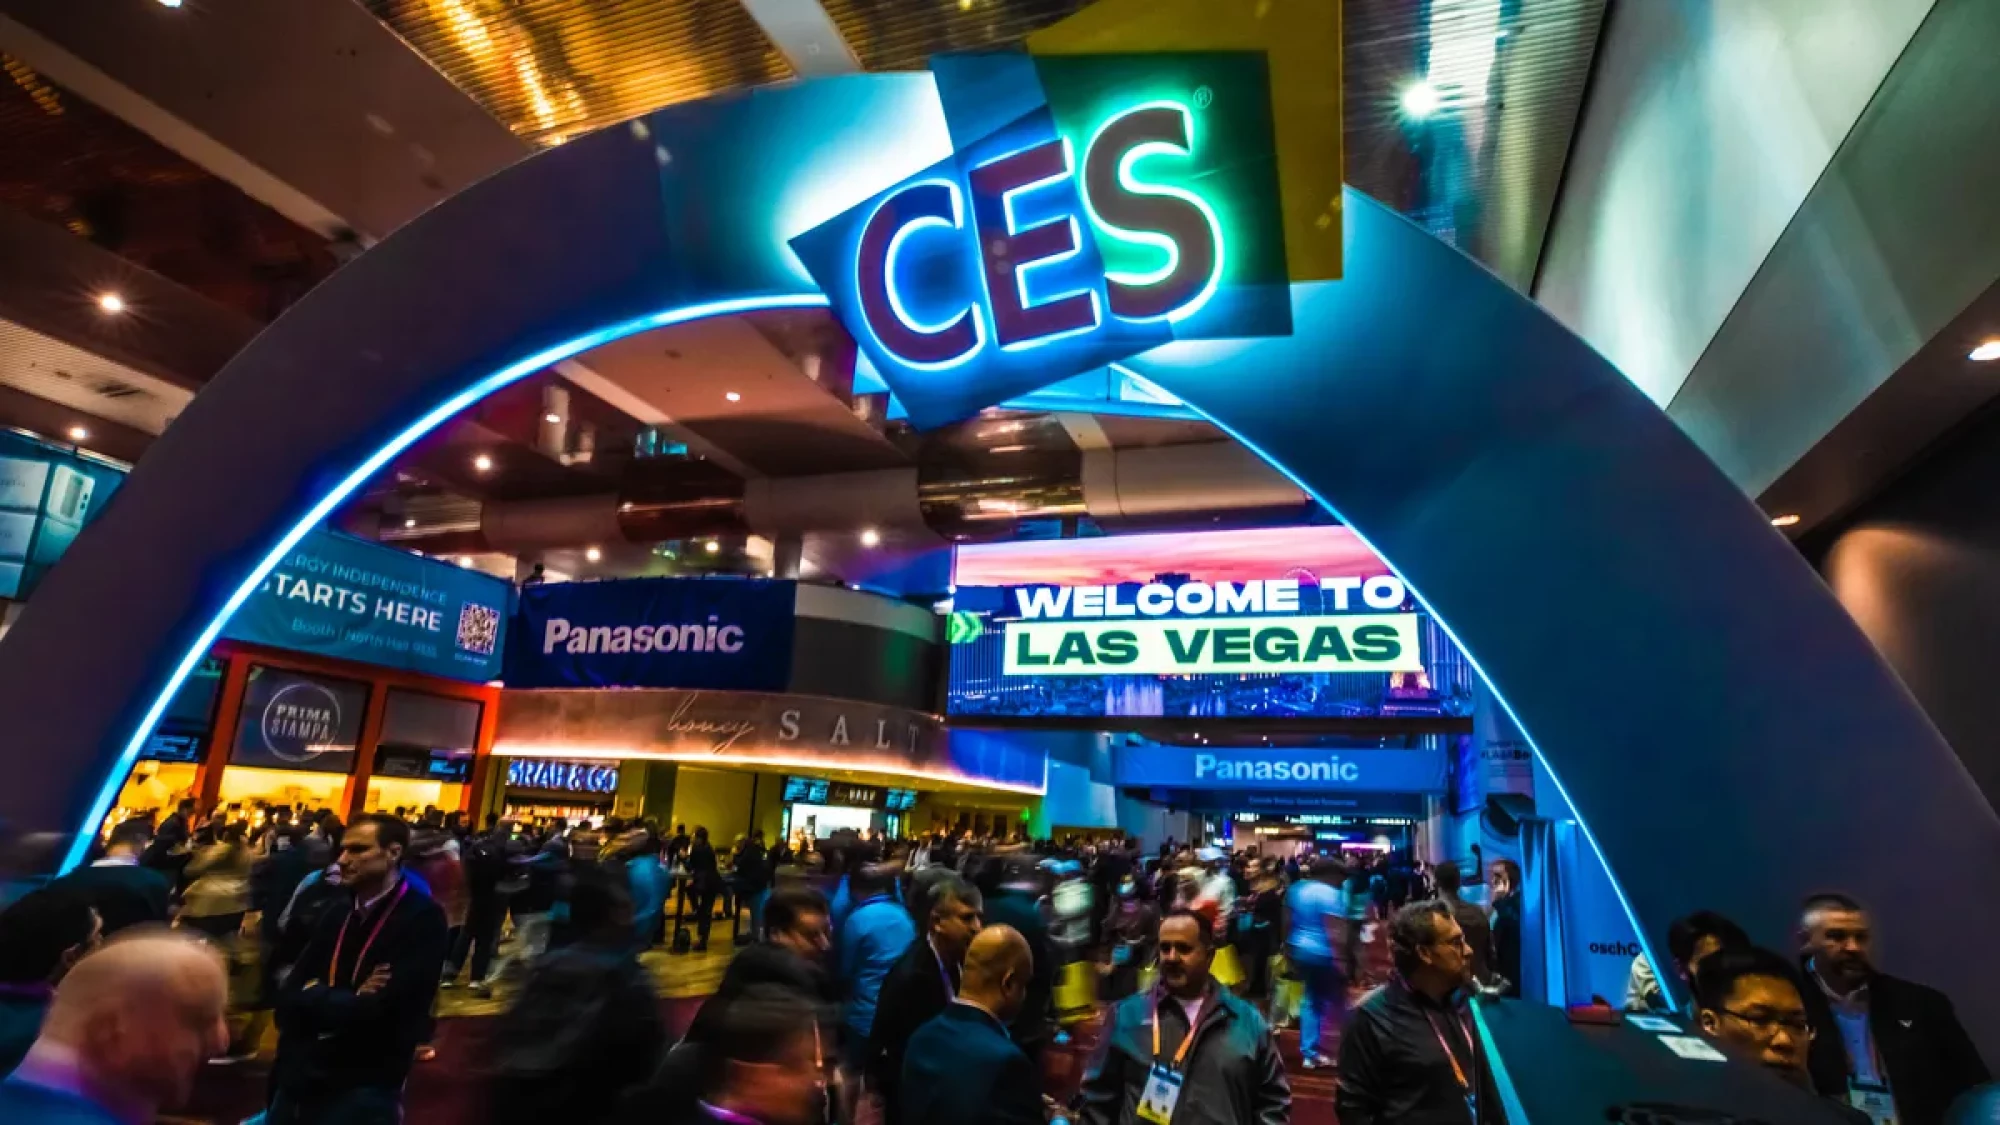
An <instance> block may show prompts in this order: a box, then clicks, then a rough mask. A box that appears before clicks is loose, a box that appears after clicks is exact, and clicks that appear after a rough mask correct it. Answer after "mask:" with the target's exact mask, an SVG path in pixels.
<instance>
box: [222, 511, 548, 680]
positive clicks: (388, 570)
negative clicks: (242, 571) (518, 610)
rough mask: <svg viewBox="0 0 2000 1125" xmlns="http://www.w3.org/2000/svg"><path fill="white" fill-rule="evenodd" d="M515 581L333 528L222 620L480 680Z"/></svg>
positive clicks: (275, 643) (274, 640)
mask: <svg viewBox="0 0 2000 1125" xmlns="http://www.w3.org/2000/svg"><path fill="white" fill-rule="evenodd" d="M511 593H512V589H511V587H510V586H509V585H508V584H507V583H506V582H503V581H501V580H500V579H497V578H493V577H490V576H488V575H484V574H479V573H477V572H475V571H470V570H466V569H464V568H462V567H456V566H452V565H450V564H447V563H441V562H434V561H432V560H430V559H425V558H419V557H417V556H416V555H412V554H409V553H407V552H404V551H398V550H396V549H394V548H391V547H383V546H378V545H377V544H374V543H366V542H363V541H362V540H359V539H352V538H349V537H347V536H345V535H337V534H335V533H333V532H329V531H315V532H313V533H312V534H310V535H308V536H306V538H305V539H303V540H301V541H300V543H299V545H298V546H297V547H295V548H293V550H292V552H291V554H289V555H286V556H285V558H284V560H283V561H282V562H280V563H279V564H278V566H277V568H276V569H274V570H273V571H272V572H271V574H270V577H268V578H266V579H265V580H264V584H263V585H262V586H260V587H258V589H257V592H256V593H254V594H252V595H251V596H250V598H249V600H248V601H245V602H244V603H243V607H242V608H241V609H239V610H237V611H236V615H235V616H234V617H231V618H230V619H229V623H228V624H227V625H226V626H224V627H223V630H222V635H223V636H225V637H228V638H230V639H232V640H238V641H248V642H250V643H252V644H261V645H270V646H271V647H273V648H283V649H291V650H293V651H295V652H310V653H317V654H319V655H321V656H330V657H334V658H336V659H340V660H352V661H355V662H357V663H361V664H375V665H380V666H383V667H388V668H400V669H403V670H405V671H409V672H422V673H426V674H428V675H433V676H444V677H448V678H451V679H455V680H469V681H472V682H474V683H485V682H486V681H488V680H493V679H498V678H499V676H500V659H501V651H502V649H503V647H504V642H505V635H504V634H505V629H506V622H507V602H508V599H509V597H510V595H511Z"/></svg>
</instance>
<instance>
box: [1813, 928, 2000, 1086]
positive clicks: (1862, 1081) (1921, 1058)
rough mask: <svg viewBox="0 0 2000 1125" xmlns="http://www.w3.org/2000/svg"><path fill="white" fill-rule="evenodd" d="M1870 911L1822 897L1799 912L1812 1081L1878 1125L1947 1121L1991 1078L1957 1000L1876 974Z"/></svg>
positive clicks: (1933, 990)
mask: <svg viewBox="0 0 2000 1125" xmlns="http://www.w3.org/2000/svg"><path fill="white" fill-rule="evenodd" d="M1873 937H1874V931H1873V927H1872V925H1871V923H1870V920H1869V917H1868V912H1867V911H1866V910H1864V909H1863V908H1862V906H1861V904H1860V903H1858V902H1856V901H1854V900H1853V899H1851V898H1848V897H1847V896H1846V895H1838V894H1822V895H1814V896H1813V897H1812V898H1809V899H1807V900H1806V902H1805V906H1804V908H1803V909H1802V910H1801V911H1800V917H1799V940H1800V944H1801V950H1802V954H1803V961H1802V964H1803V966H1804V969H1805V976H1806V989H1805V1001H1806V1011H1807V1012H1808V1013H1809V1014H1810V1015H1811V1017H1812V1025H1813V1042H1812V1051H1811V1053H1810V1055H1809V1063H1810V1065H1811V1068H1812V1077H1813V1086H1814V1087H1815V1088H1816V1089H1818V1090H1819V1092H1820V1093H1822V1094H1825V1095H1827V1096H1829V1097H1838V1098H1841V1099H1844V1100H1845V1101H1847V1102H1848V1103H1849V1104H1850V1105H1853V1106H1856V1107H1857V1108H1859V1109H1861V1110H1863V1111H1864V1112H1866V1113H1868V1115H1869V1116H1870V1117H1873V1118H1874V1119H1875V1120H1877V1121H1883V1120H1887V1117H1886V1116H1885V1112H1889V1111H1892V1112H1893V1114H1894V1120H1895V1122H1896V1125H1938V1123H1939V1122H1941V1121H1943V1120H1944V1115H1945V1111H1946V1110H1947V1109H1948V1108H1950V1106H1951V1103H1952V1101H1953V1100H1954V1099H1956V1098H1957V1097H1958V1096H1959V1095H1960V1094H1963V1093H1964V1092H1965V1091H1967V1090H1969V1089H1971V1088H1972V1087H1974V1086H1977V1085H1980V1084H1981V1083H1984V1082H1986V1081H1987V1080H1988V1079H1989V1077H1990V1076H1989V1075H1988V1073H1987V1070H1986V1063H1985V1061H1984V1060H1982V1059H1981V1058H1980V1057H1979V1051H1978V1049H1977V1048H1976V1047H1974V1046H1973V1044H1972V1037H1971V1036H1969V1035H1967V1034H1966V1033H1965V1028H1964V1027H1963V1026H1961V1025H1960V1024H1959V1022H1958V1014H1957V1013H1956V1012H1954V1011H1953V1010H1952V1006H1951V1001H1950V1000H1948V999H1946V998H1945V995H1944V994H1943V993H1941V992H1938V991H1937V990H1935V989H1931V988H1926V987H1924V986H1923V985H1921V984H1915V983H1912V982H1910V981H1906V980H1903V979H1901V978H1899V977H1892V976H1890V975H1888V974H1887V973H1882V972H1877V971H1876V969H1875V966H1874V964H1873V962H1872V961H1870V959H1869V950H1870V946H1871V944H1872V939H1873Z"/></svg>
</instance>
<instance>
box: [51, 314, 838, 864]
mask: <svg viewBox="0 0 2000 1125" xmlns="http://www.w3.org/2000/svg"><path fill="white" fill-rule="evenodd" d="M826 304H827V300H826V297H825V295H824V294H820V293H786V294H773V295H770V296H764V297H739V298H734V299H731V300H725V301H709V302H704V303H701V304H694V305H683V306H679V307H677V308H672V309H667V310H665V311H662V312H656V313H649V314H647V315H645V316H642V317H637V318H634V319H632V320H627V321H622V322H620V323H617V324H613V325H609V326H607V327H604V328H600V329H597V330H596V331H594V332H588V333H585V334H584V335H582V336H578V337H576V338H575V339H572V340H566V341H564V342H563V343H560V344H557V345H556V346H555V347H552V348H548V349H546V350H544V351H540V352H536V353H535V354H534V355H531V356H528V357H527V358H525V359H522V360H518V361H516V362H514V363H511V364H508V365H507V366H506V367H503V368H501V369H500V370H498V371H495V372H493V373H492V374H490V375H488V376H486V377H485V378H483V379H479V380H477V381H476V382H474V383H472V384H471V385H470V386H468V387H466V388H465V389H464V390H462V391H460V392H458V393H457V394H455V395H453V396H451V397H450V398H448V399H446V400H444V401H443V402H442V403H439V404H438V405H437V406H436V407H434V408H432V409H431V411H430V412H429V413H427V414H425V415H424V416H423V417H421V418H419V419H417V420H416V421H415V422H413V423H411V424H410V425H409V426H408V427H406V428H404V429H403V430H402V432H400V433H398V434H397V435H396V436H394V437H392V438H390V439H389V440H388V441H387V442H384V443H383V445H382V446H381V448H379V449H377V450H376V451H375V452H374V453H373V454H371V455H369V457H368V459H367V460H365V461H363V462H361V464H359V465H357V466H355V468H354V469H353V471H351V472H349V473H348V474H347V475H346V476H345V477H343V478H341V481H340V483H339V484H336V485H334V486H333V488H331V489H330V490H328V491H327V494H326V495H325V496H322V497H321V498H320V500H319V502H318V503H316V504H314V505H313V506H312V507H311V508H309V509H307V510H306V512H305V514H304V515H302V516H300V517H299V519H298V520H297V521H296V522H295V523H293V524H292V526H291V528H290V530H288V531H286V532H285V535H284V537H283V538H281V539H279V540H278V542H277V543H275V544H274V545H272V547H271V549H270V550H269V551H268V552H266V553H265V555H264V557H263V558H262V559H261V560H259V561H258V563H257V565H256V566H255V567H253V568H251V571H250V573H249V574H247V575H245V576H244V578H243V581H242V582H240V583H239V584H238V585H237V587H236V592H235V593H233V594H231V595H230V596H229V600H228V601H225V602H223V603H222V606H221V608H220V609H218V610H217V611H216V612H215V615H214V616H213V617H212V618H211V619H210V620H209V622H208V624H207V626H205V627H204V628H203V629H202V631H201V635H200V636H198V637H196V638H195V642H194V644H193V645H191V646H189V648H188V651H187V652H186V654H184V655H183V656H182V657H181V660H180V663H179V664H177V665H175V667H174V672H173V675H171V676H169V677H167V682H166V684H165V685H164V686H162V687H161V689H160V694H159V696H158V697H157V698H155V699H154V700H153V705H152V706H151V707H149V708H147V709H146V717H145V718H144V719H142V720H141V721H140V722H139V726H138V729H136V730H134V731H133V732H132V737H131V738H130V739H129V740H127V742H126V743H125V749H124V750H123V751H122V752H121V753H120V754H119V756H118V760H117V762H115V763H114V764H113V765H112V768H111V770H110V772H109V773H108V774H107V775H106V777H105V780H104V785H103V788H102V789H100V790H99V791H98V794H97V798H96V799H95V800H93V801H92V802H91V804H90V811H89V813H88V815H87V816H86V817H85V818H84V822H83V824H82V826H81V827H80V828H79V830H78V831H77V833H76V835H75V836H74V837H73V838H72V839H71V841H70V846H69V850H68V851H67V852H66V853H65V854H64V856H63V862H62V867H61V868H60V870H61V871H69V870H71V869H73V868H75V867H78V866H80V865H81V864H82V863H83V858H84V855H85V853H87V852H88V851H89V850H90V845H91V843H92V842H94V841H95V840H96V838H97V828H98V826H99V825H101V824H102V823H103V822H104V818H105V817H107V816H109V815H110V814H111V804H112V802H113V801H115V800H117V799H118V793H119V791H120V790H122V789H123V788H124V787H125V778H126V776H127V775H128V774H130V773H131V771H132V765H133V763H134V762H136V761H138V759H139V752H140V750H141V749H143V748H144V747H145V744H146V738H147V736H148V735H150V734H151V733H152V732H153V728H154V727H156V726H158V725H159V722H160V718H161V716H163V715H165V714H166V711H167V707H168V706H169V705H170V704H171V703H172V702H173V698H174V695H175V694H176V693H178V692H179V691H180V689H181V684H182V683H184V682H186V680H187V678H188V676H189V675H190V674H192V673H193V672H194V669H195V667H196V666H197V665H199V664H200V663H201V661H202V658H203V657H204V656H206V655H208V650H209V649H210V648H211V647H213V646H214V644H215V641H216V638H217V637H218V636H220V635H221V633H222V628H223V626H224V625H226V624H227V623H228V621H229V619H230V617H232V616H234V615H235V613H236V611H237V610H238V609H240V608H242V606H243V603H244V602H245V601H246V600H248V599H249V597H250V595H251V594H253V593H255V592H256V591H257V588H258V587H259V586H261V585H262V584H263V582H264V578H265V577H266V576H267V575H269V574H270V573H271V570H272V568H274V567H276V566H277V565H278V563H279V561H280V560H282V559H283V558H284V557H285V555H286V554H287V553H289V552H290V551H291V549H292V548H293V547H295V546H297V545H298V542H299V540H301V539H303V538H305V536H306V533H307V532H309V531H311V530H312V529H313V528H315V527H318V526H319V525H320V524H321V523H322V522H324V521H325V520H326V517H327V516H329V515H331V514H332V512H333V510H334V509H335V508H337V507H339V506H340V504H341V502H342V501H344V500H346V499H347V498H348V497H349V496H350V495H352V494H353V493H354V490H355V489H357V488H360V487H361V486H362V485H363V484H365V483H367V481H368V480H369V479H370V478H372V477H374V476H375V474H376V473H379V472H381V471H382V470H383V469H384V468H386V467H387V466H388V464H389V462H390V461H391V460H393V459H394V458H395V457H396V456H397V455H398V454H400V453H402V452H403V451H404V450H406V449H408V448H409V447H410V446H411V445H413V444H415V443H416V441H417V439H419V438H421V437H423V436H424V435H425V434H427V433H430V432H431V431H432V430H434V429H436V428H437V427H439V426H440V425H443V424H444V422H445V421H446V420H448V419H450V418H451V417H452V416H453V415H455V414H457V413H458V412H459V411H461V410H464V409H465V408H466V407H468V406H471V405H472V404H473V403H475V402H478V401H479V400H480V399H482V398H485V397H486V396H487V395H490V394H492V393H493V392H495V391H497V390H499V389H500V388H502V387H505V386H507V385H508V384H509V383H513V382H516V381H518V380H520V379H522V378H525V377H526V376H529V375H532V374H534V373H535V372H537V371H540V370H541V369H543V368H545V367H548V366H550V365H552V364H555V363H560V362H561V361H563V360H565V359H569V358H571V357H573V356H577V355H580V354H582V353H584V352H587V351H589V350H590V349H592V348H596V347H600V346H602V345H604V344H608V343H611V342H612V341H614V340H621V339H624V338H625V337H627V336H631V335H634V334H636V333H640V332H647V331H650V330H652V329H655V328H669V327H672V326H673V325H676V324H686V323H688V322H690V321H696V320H706V319H708V318H709V317H715V316H734V315H736V314H738V313H750V312H764V311H767V310H771V309H809V308H824V307H826Z"/></svg>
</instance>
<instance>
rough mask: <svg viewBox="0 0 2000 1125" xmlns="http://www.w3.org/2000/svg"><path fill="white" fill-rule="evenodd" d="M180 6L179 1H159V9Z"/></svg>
mask: <svg viewBox="0 0 2000 1125" xmlns="http://www.w3.org/2000/svg"><path fill="white" fill-rule="evenodd" d="M180 6H181V0H160V7H162V8H178V7H180Z"/></svg>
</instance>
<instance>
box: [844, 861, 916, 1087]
mask: <svg viewBox="0 0 2000 1125" xmlns="http://www.w3.org/2000/svg"><path fill="white" fill-rule="evenodd" d="M895 887H896V882H895V877H894V876H893V875H892V874H890V873H889V872H888V871H887V870H885V869H884V868H881V867H876V866H872V865H871V866H867V867H863V868H861V869H860V870H858V871H856V872H854V875H853V888H854V898H855V899H856V901H858V902H859V903H860V905H858V906H856V907H855V908H854V911H853V913H851V914H849V915H848V916H847V920H846V922H845V924H843V925H842V926H841V927H840V952H839V958H838V968H839V973H840V984H841V996H842V1001H841V1007H840V1022H841V1027H842V1045H841V1057H842V1059H843V1060H844V1061H845V1062H846V1063H847V1064H848V1066H849V1068H850V1069H854V1070H859V1069H860V1067H861V1060H862V1055H863V1053H864V1052H865V1051H866V1050H867V1047H868V1033H869V1032H870V1031H871V1030H873V1029H874V1026H875V1003H876V1001H877V999H879V998H880V996H881V993H882V981H883V978H885V977H887V976H888V975H889V970H890V969H892V968H894V967H895V965H896V962H897V961H898V960H899V959H901V957H902V956H903V953H904V951H905V950H907V949H909V948H910V946H911V945H912V944H913V943H914V942H915V941H916V940H917V925H916V923H915V922H913V921H912V920H911V919H910V912H909V911H908V910H906V909H904V907H903V903H902V901H901V900H900V899H898V898H897V897H896V895H895Z"/></svg>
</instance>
